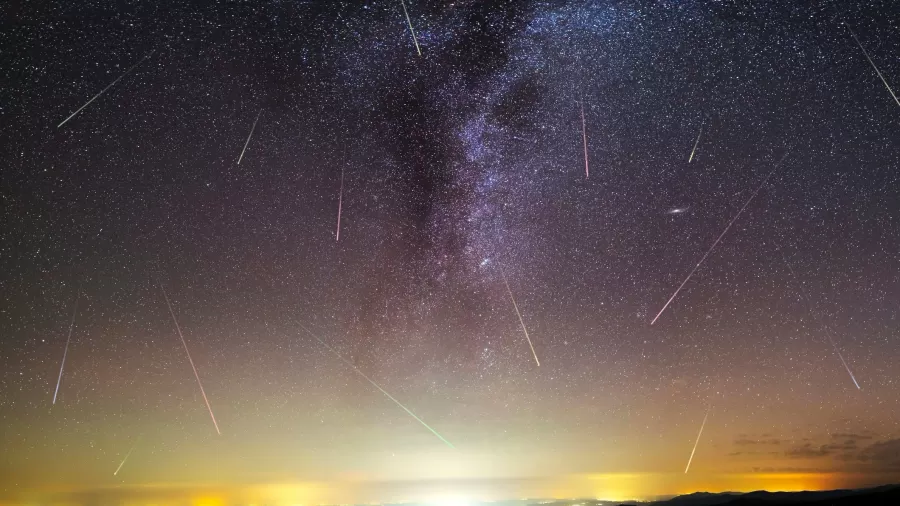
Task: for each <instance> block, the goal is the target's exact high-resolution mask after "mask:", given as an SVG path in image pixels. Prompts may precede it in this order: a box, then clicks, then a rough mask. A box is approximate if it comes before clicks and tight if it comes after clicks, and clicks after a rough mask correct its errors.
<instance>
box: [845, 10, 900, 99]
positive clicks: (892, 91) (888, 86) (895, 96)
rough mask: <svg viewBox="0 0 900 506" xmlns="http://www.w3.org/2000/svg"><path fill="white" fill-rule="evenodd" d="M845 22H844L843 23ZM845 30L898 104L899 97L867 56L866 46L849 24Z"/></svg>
mask: <svg viewBox="0 0 900 506" xmlns="http://www.w3.org/2000/svg"><path fill="white" fill-rule="evenodd" d="M845 24H846V23H845ZM847 30H850V35H852V36H853V40H855V41H856V45H857V46H859V48H860V49H862V52H863V54H864V55H866V59H867V60H869V64H870V65H872V68H873V69H875V73H876V74H878V78H879V79H881V82H883V83H884V87H885V88H887V90H888V93H890V94H891V97H893V98H894V102H897V105H900V99H898V98H897V95H895V94H894V90H892V89H891V85H889V84H888V82H887V80H886V79H885V78H884V76H883V75H881V71H880V70H878V67H876V66H875V62H874V61H872V58H871V57H870V56H869V52H868V51H866V48H864V47H863V45H862V43H861V42H860V41H859V39H858V38H856V34H855V33H853V30H852V29H851V28H850V25H847Z"/></svg>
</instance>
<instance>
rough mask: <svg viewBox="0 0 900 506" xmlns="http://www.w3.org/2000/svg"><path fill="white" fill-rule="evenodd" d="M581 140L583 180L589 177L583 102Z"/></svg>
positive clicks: (582, 104) (582, 105) (582, 106)
mask: <svg viewBox="0 0 900 506" xmlns="http://www.w3.org/2000/svg"><path fill="white" fill-rule="evenodd" d="M581 139H582V141H583V142H584V178H585V179H587V178H588V177H590V175H591V172H590V170H589V169H588V149H587V126H586V125H585V122H584V102H582V103H581Z"/></svg>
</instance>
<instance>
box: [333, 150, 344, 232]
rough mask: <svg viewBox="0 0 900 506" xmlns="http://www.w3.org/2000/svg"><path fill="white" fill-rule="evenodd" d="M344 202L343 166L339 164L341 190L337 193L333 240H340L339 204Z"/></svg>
mask: <svg viewBox="0 0 900 506" xmlns="http://www.w3.org/2000/svg"><path fill="white" fill-rule="evenodd" d="M343 202H344V166H343V165H341V190H340V193H338V215H337V232H336V233H335V235H334V240H335V242H337V241H340V240H341V205H342V204H343Z"/></svg>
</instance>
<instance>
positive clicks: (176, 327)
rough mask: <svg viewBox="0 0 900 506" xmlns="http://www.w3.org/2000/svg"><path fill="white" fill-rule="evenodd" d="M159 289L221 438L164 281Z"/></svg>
mask: <svg viewBox="0 0 900 506" xmlns="http://www.w3.org/2000/svg"><path fill="white" fill-rule="evenodd" d="M159 289H160V290H162V293H163V298H165V299H166V306H168V307H169V314H170V315H172V321H173V322H174V323H175V330H177V331H178V337H180V338H181V344H182V345H184V352H185V353H186V354H187V358H188V362H190V363H191V369H193V370H194V377H195V378H197V385H199V386H200V393H201V394H202V395H203V401H204V402H206V409H207V410H209V417H210V418H212V423H213V425H215V427H216V433H217V434H219V435H220V436H221V435H222V432H221V431H220V430H219V424H218V423H216V415H214V414H213V411H212V407H210V405H209V399H207V397H206V391H204V390H203V383H200V375H199V374H197V367H196V366H195V365H194V359H192V358H191V352H190V350H188V347H187V342H186V341H185V340H184V335H183V334H182V333H181V326H180V325H178V319H176V318H175V311H174V310H173V309H172V303H171V302H169V296H168V295H167V294H166V288H165V287H164V286H163V284H162V281H159Z"/></svg>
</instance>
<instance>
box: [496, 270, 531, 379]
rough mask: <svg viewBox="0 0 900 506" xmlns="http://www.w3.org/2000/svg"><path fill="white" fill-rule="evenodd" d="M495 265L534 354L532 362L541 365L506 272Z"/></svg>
mask: <svg viewBox="0 0 900 506" xmlns="http://www.w3.org/2000/svg"><path fill="white" fill-rule="evenodd" d="M497 266H498V267H500V275H501V276H503V284H504V285H506V293H508V294H509V300H511V301H512V303H513V309H515V310H516V316H518V317H519V324H520V325H522V332H523V333H525V339H526V340H527V341H528V347H529V348H531V354H532V355H534V362H535V363H536V364H537V365H538V367H540V366H541V361H540V360H538V356H537V353H535V351H534V345H533V344H531V337H530V336H529V335H528V329H527V328H525V321H524V320H523V319H522V313H520V312H519V305H518V304H516V298H515V297H513V293H512V290H510V288H509V281H507V280H506V273H505V272H503V266H502V265H500V262H497Z"/></svg>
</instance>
